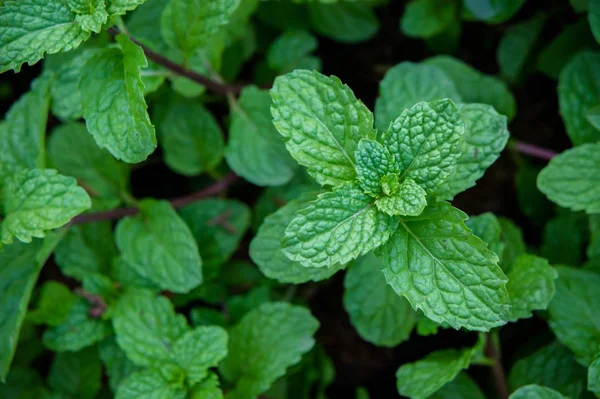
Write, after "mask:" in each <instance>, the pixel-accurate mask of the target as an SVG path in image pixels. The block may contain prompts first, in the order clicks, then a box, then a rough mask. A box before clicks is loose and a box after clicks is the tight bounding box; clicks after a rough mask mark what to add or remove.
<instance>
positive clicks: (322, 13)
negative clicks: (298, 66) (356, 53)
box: [294, 2, 379, 43]
mask: <svg viewBox="0 0 600 399" xmlns="http://www.w3.org/2000/svg"><path fill="white" fill-rule="evenodd" d="M308 10H309V14H310V21H311V22H312V25H313V28H314V30H315V31H316V32H317V33H319V34H321V35H323V36H326V37H328V38H330V39H333V40H335V41H338V42H343V43H356V42H362V41H365V40H368V39H370V38H372V37H373V36H375V34H376V33H377V31H378V30H379V19H378V18H377V16H376V15H375V13H374V12H373V10H371V9H370V8H369V6H368V5H367V4H365V3H362V2H337V3H334V4H325V3H324V2H323V3H319V2H310V3H309V4H308ZM294 15H295V14H294Z"/></svg>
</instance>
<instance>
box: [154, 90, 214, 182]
mask: <svg viewBox="0 0 600 399" xmlns="http://www.w3.org/2000/svg"><path fill="white" fill-rule="evenodd" d="M163 112H165V115H164V117H163V118H162V120H161V122H160V128H159V131H158V133H159V139H160V145H161V147H162V149H163V151H164V159H165V163H166V164H167V166H169V167H170V168H171V169H173V170H174V171H175V172H177V173H181V174H182V175H186V176H194V175H199V174H201V173H202V172H205V171H210V170H213V169H214V168H215V167H216V166H217V165H218V164H219V162H221V159H222V158H223V147H224V146H225V143H224V141H223V133H222V132H221V128H220V127H219V124H218V123H217V121H216V120H215V118H214V117H213V116H212V114H211V113H210V112H208V111H207V110H206V109H205V108H204V107H203V106H202V105H201V104H200V103H198V102H196V101H190V100H188V99H184V98H183V97H180V96H177V95H173V96H171V98H170V99H169V102H168V106H167V109H166V111H163Z"/></svg>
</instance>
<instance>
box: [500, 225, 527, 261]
mask: <svg viewBox="0 0 600 399" xmlns="http://www.w3.org/2000/svg"><path fill="white" fill-rule="evenodd" d="M498 222H500V226H501V227H502V233H501V240H502V242H503V243H504V251H502V254H499V256H500V261H501V262H502V265H503V267H504V270H509V269H510V266H512V264H513V263H514V262H515V260H516V259H517V257H518V256H519V255H522V254H524V253H525V252H526V251H527V248H526V246H525V241H524V240H523V232H522V231H521V228H520V227H519V226H517V225H516V224H515V223H514V222H513V221H511V220H509V219H505V218H498Z"/></svg>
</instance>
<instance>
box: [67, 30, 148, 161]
mask: <svg viewBox="0 0 600 399" xmlns="http://www.w3.org/2000/svg"><path fill="white" fill-rule="evenodd" d="M117 41H118V42H119V44H120V47H119V48H110V49H106V50H102V51H100V52H98V53H97V54H95V55H94V56H92V57H91V58H90V59H89V60H88V61H87V62H86V63H85V66H84V68H83V74H82V78H81V81H80V83H79V89H80V90H81V99H82V109H83V117H84V118H85V122H86V125H87V128H88V130H89V132H90V133H91V134H92V136H94V139H95V140H96V143H98V145H99V146H100V147H101V148H106V149H107V150H108V151H109V152H110V153H111V154H113V155H114V156H115V157H116V158H118V159H120V160H122V161H124V162H128V163H136V162H141V161H143V160H145V159H146V158H147V157H148V155H149V154H151V153H152V152H153V151H154V149H155V148H156V134H155V132H154V126H152V124H151V123H150V118H149V117H148V112H147V111H146V101H145V100H144V84H143V83H142V79H141V77H140V70H141V69H142V68H143V67H146V66H147V65H148V62H147V61H146V57H145V56H144V52H143V51H142V49H141V48H140V47H139V46H137V45H136V44H133V43H132V42H131V41H130V40H129V39H128V38H127V37H126V36H123V35H120V36H117Z"/></svg>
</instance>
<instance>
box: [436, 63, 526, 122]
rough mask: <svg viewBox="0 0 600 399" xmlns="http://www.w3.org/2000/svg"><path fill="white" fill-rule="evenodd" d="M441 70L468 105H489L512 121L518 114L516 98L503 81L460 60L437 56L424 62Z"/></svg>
mask: <svg viewBox="0 0 600 399" xmlns="http://www.w3.org/2000/svg"><path fill="white" fill-rule="evenodd" d="M424 63H425V64H427V65H433V66H435V67H437V68H439V69H441V70H442V71H443V72H444V74H445V75H446V77H448V78H449V79H450V80H451V81H452V82H453V83H454V86H455V87H456V90H457V91H458V93H459V94H460V96H461V97H462V101H464V102H466V103H480V104H488V105H491V106H493V107H494V109H495V110H496V111H498V113H500V114H502V115H506V117H507V118H508V120H512V119H513V118H514V117H515V113H516V103H515V98H514V97H513V95H512V93H511V92H510V89H509V88H508V86H506V83H504V82H503V81H502V80H501V79H499V78H497V77H495V76H490V75H486V74H484V73H481V72H480V71H478V70H477V69H475V68H473V67H471V66H470V65H468V64H465V63H464V62H462V61H461V60H459V59H458V58H454V57H451V56H448V55H437V56H435V57H431V58H427V59H426V60H425V61H424Z"/></svg>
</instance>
